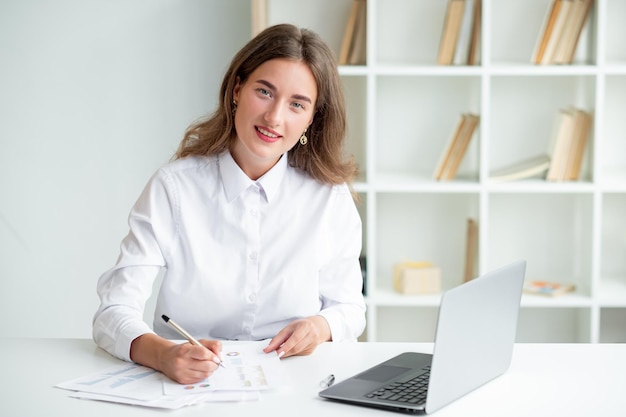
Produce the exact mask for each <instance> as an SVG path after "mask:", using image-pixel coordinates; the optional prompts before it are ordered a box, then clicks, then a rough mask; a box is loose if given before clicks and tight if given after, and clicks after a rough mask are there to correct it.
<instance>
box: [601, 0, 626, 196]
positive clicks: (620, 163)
mask: <svg viewBox="0 0 626 417" xmlns="http://www.w3.org/2000/svg"><path fill="white" fill-rule="evenodd" d="M624 4H626V2H625V3H624ZM604 100H605V101H604V117H603V120H602V138H601V142H600V143H599V144H598V147H599V148H600V149H599V152H600V158H601V160H602V164H601V166H600V167H599V168H598V169H600V170H601V177H600V178H601V179H602V183H603V184H605V183H609V184H611V183H613V184H615V183H619V182H620V180H621V181H623V179H624V176H625V175H626V134H625V133H624V132H626V117H624V108H626V75H624V76H618V75H611V76H607V77H606V89H605V98H604ZM622 187H624V188H626V186H625V185H624V182H622Z"/></svg>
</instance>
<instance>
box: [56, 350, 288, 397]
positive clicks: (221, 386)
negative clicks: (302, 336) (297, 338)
mask: <svg viewBox="0 0 626 417" xmlns="http://www.w3.org/2000/svg"><path fill="white" fill-rule="evenodd" d="M263 346H265V344H264V345H261V344H258V343H251V344H242V345H234V344H233V345H230V344H229V345H226V346H225V348H224V350H223V351H222V354H221V357H222V362H223V363H224V365H225V367H224V368H222V367H219V368H218V369H217V370H216V371H215V372H214V373H213V374H212V375H211V376H210V377H209V378H207V379H206V380H204V381H201V382H198V383H196V384H187V385H184V384H179V383H177V382H174V381H172V380H171V379H169V378H168V377H166V376H165V375H163V374H162V373H160V372H157V371H155V370H154V369H151V368H147V367H145V366H141V365H138V364H134V363H126V362H124V363H120V364H119V365H115V366H112V367H110V368H107V369H104V370H102V371H100V372H96V373H94V374H90V375H87V376H83V377H80V378H76V379H72V380H69V381H65V382H62V383H60V384H57V385H56V386H57V387H58V388H62V389H67V390H71V391H73V393H72V394H71V395H70V396H71V397H74V398H81V399H91V400H100V401H110V402H117V403H124V404H133V405H141V406H145V407H158V408H167V409H176V408H180V407H184V406H188V405H192V404H198V403H202V402H210V401H254V400H258V399H259V398H260V391H263V390H268V389H273V388H277V387H279V386H280V385H281V383H282V379H283V376H282V369H281V363H280V360H279V358H278V356H277V355H276V354H272V353H270V354H266V353H264V352H263V351H262V348H263Z"/></svg>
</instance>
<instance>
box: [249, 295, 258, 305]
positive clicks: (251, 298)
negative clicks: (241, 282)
mask: <svg viewBox="0 0 626 417" xmlns="http://www.w3.org/2000/svg"><path fill="white" fill-rule="evenodd" d="M248 301H250V302H251V303H254V302H255V301H256V294H250V295H249V296H248Z"/></svg>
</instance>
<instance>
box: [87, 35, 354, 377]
mask: <svg viewBox="0 0 626 417" xmlns="http://www.w3.org/2000/svg"><path fill="white" fill-rule="evenodd" d="M345 119H346V115H345V105H344V98H343V93H342V89H341V83H340V79H339V74H338V72H337V66H336V63H335V59H334V56H333V54H332V52H331V51H330V49H329V48H328V46H327V45H326V44H325V43H324V42H322V40H321V39H320V38H319V36H318V35H317V34H315V33H314V32H311V31H309V30H306V29H299V28H297V27H295V26H292V25H276V26H272V27H269V28H267V29H266V30H264V31H263V32H261V33H260V34H259V35H257V36H256V37H255V38H254V39H252V40H251V41H250V42H248V44H247V45H245V46H244V47H243V49H241V51H239V52H238V53H237V54H236V55H235V57H234V58H233V60H232V62H231V64H230V67H229V69H228V71H227V72H226V74H225V76H224V80H223V82H222V85H221V90H220V102H219V105H218V108H217V109H216V111H215V112H214V113H213V114H212V115H210V116H209V117H208V118H207V119H205V120H201V121H199V122H198V123H196V124H194V125H192V126H191V127H190V128H189V129H188V130H187V132H186V134H185V137H184V138H183V140H182V142H181V144H180V147H179V149H178V151H177V152H176V155H175V156H174V158H173V160H172V161H171V162H170V163H168V164H166V165H165V166H163V167H162V168H161V169H159V170H158V171H157V172H156V173H155V174H154V175H153V177H152V178H151V179H150V181H149V182H148V184H147V186H146V187H145V189H144V191H143V193H142V194H141V196H140V197H139V199H138V200H137V202H136V203H135V205H134V207H133V208H132V210H131V213H130V216H129V226H130V231H129V233H128V235H127V236H126V238H125V239H124V240H123V242H122V246H121V254H120V256H119V258H118V262H117V264H116V265H115V266H114V267H113V268H111V269H110V270H108V271H106V272H105V273H104V274H103V275H102V276H101V277H100V280H99V281H98V294H99V296H100V300H101V303H100V308H99V309H98V311H97V312H96V315H95V317H94V325H93V334H94V339H95V340H96V342H97V343H98V344H99V345H100V346H101V347H102V348H104V349H106V350H107V351H108V352H110V353H111V354H113V355H115V356H118V357H120V358H122V359H125V360H133V361H136V362H138V363H141V364H143V365H146V366H150V367H152V368H155V369H157V370H160V371H162V372H164V373H165V374H166V375H168V376H169V377H170V378H172V379H174V380H176V381H179V382H181V383H193V382H196V381H199V380H201V379H204V378H206V377H207V376H208V375H210V374H211V373H212V372H213V371H214V370H215V369H216V368H217V365H216V362H219V359H216V357H218V356H219V354H220V351H221V344H220V342H219V340H220V339H228V340H262V339H271V341H270V342H269V344H268V345H267V347H266V348H265V352H266V353H268V354H276V355H278V356H279V357H287V356H292V355H305V354H310V353H311V352H313V351H314V350H315V348H316V347H317V345H318V344H320V343H322V342H325V341H330V340H332V341H343V340H356V338H357V337H358V336H359V335H360V334H361V332H362V331H363V329H364V327H365V314H364V313H365V303H364V300H363V296H362V294H361V288H362V275H361V270H360V265H359V254H360V252H361V220H360V218H359V215H358V212H357V210H356V207H355V204H354V200H353V192H352V190H351V187H350V183H351V181H352V179H353V178H354V175H355V165H354V163H353V161H352V160H351V159H344V156H343V155H344V153H343V145H344V138H345V133H346V120H345ZM160 269H164V270H165V273H164V275H163V278H162V284H161V287H160V289H159V296H158V301H157V305H156V309H155V320H154V328H153V329H151V328H150V327H149V326H148V324H147V323H145V322H144V321H143V319H142V317H143V310H144V305H145V302H146V300H147V299H148V297H149V296H150V293H151V290H152V285H153V282H154V280H155V278H156V276H157V274H158V273H159V271H160ZM162 315H167V316H169V317H172V318H173V319H174V320H175V321H176V322H177V323H180V325H181V326H182V327H184V328H185V329H186V330H187V331H188V332H189V333H190V334H191V336H193V337H194V338H196V339H200V340H199V342H200V343H201V344H202V345H203V346H204V347H202V346H195V345H191V344H182V345H181V344H176V343H174V342H172V341H170V340H168V338H169V339H177V338H179V336H178V334H177V333H176V332H173V331H172V330H171V328H169V327H168V326H167V325H165V324H164V323H163V322H162V321H161V320H159V318H160V317H161V316H162Z"/></svg>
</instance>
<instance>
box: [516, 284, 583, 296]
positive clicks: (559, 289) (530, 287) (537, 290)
mask: <svg viewBox="0 0 626 417" xmlns="http://www.w3.org/2000/svg"><path fill="white" fill-rule="evenodd" d="M574 290H576V286H575V285H573V284H564V283H560V282H550V281H525V282H524V292H525V293H527V294H534V295H545V296H548V297H556V296H559V295H563V294H566V293H568V292H573V291H574Z"/></svg>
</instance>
